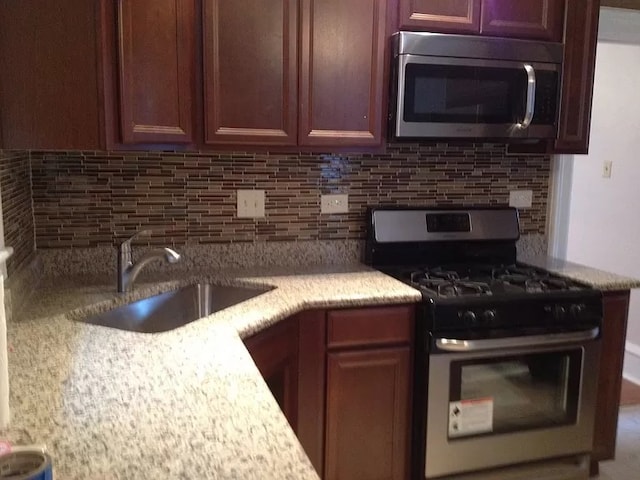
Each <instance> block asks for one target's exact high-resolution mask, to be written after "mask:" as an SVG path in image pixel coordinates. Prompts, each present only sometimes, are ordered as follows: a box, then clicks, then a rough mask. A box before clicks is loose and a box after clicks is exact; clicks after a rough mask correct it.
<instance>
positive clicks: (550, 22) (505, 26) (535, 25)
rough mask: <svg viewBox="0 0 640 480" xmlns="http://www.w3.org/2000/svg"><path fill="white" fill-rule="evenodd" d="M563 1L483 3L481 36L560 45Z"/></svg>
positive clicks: (489, 0) (493, 0)
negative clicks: (538, 40)
mask: <svg viewBox="0 0 640 480" xmlns="http://www.w3.org/2000/svg"><path fill="white" fill-rule="evenodd" d="M564 2H565V0H517V1H513V0H482V21H481V26H480V31H481V33H482V34H483V35H493V36H496V37H516V38H538V39H541V40H549V41H554V42H561V41H562V34H563V26H564Z"/></svg>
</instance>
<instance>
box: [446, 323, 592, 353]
mask: <svg viewBox="0 0 640 480" xmlns="http://www.w3.org/2000/svg"><path fill="white" fill-rule="evenodd" d="M599 334H600V329H599V328H598V327H594V328H592V329H591V330H583V331H579V332H570V333H555V334H547V335H529V336H522V337H509V338H496V339H490V340H456V339H450V338H437V339H436V347H437V348H438V350H442V351H445V352H458V353H464V352H479V351H483V350H502V349H508V348H536V347H547V346H549V345H563V344H568V343H578V344H579V343H584V342H586V341H589V340H593V339H594V338H597V337H598V335H599Z"/></svg>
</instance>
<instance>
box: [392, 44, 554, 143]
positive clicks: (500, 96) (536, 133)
mask: <svg viewBox="0 0 640 480" xmlns="http://www.w3.org/2000/svg"><path fill="white" fill-rule="evenodd" d="M393 51H394V65H393V68H392V92H391V105H390V110H389V112H390V121H391V125H390V132H391V133H392V137H395V138H407V139H420V138H434V137H439V138H449V137H454V138H455V137H470V138H496V139H499V138H523V139H544V138H556V135H557V129H558V125H557V123H558V113H559V109H560V108H559V99H560V87H561V73H562V58H563V54H564V47H563V46H562V44H559V43H549V42H538V41H529V40H515V39H507V38H493V37H479V36H477V37H473V36H466V35H448V34H437V33H423V32H400V33H396V34H395V35H394V36H393Z"/></svg>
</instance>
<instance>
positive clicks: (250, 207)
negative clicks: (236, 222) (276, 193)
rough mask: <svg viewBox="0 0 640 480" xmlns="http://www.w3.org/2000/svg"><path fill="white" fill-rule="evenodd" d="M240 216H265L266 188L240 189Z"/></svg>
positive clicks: (238, 193)
mask: <svg viewBox="0 0 640 480" xmlns="http://www.w3.org/2000/svg"><path fill="white" fill-rule="evenodd" d="M237 199H238V211H237V214H238V218H263V217H264V190H238V191H237Z"/></svg>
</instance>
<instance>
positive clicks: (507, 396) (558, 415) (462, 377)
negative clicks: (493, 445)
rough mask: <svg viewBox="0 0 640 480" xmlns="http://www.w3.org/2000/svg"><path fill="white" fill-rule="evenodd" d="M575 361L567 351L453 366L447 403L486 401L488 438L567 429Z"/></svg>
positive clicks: (575, 395)
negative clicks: (490, 411)
mask: <svg viewBox="0 0 640 480" xmlns="http://www.w3.org/2000/svg"><path fill="white" fill-rule="evenodd" d="M581 358H582V357H581V351H573V352H563V353H558V352H552V353H543V354H535V355H534V354H532V355H526V356H520V357H511V358H505V359H500V360H495V359H491V360H486V359H485V360H478V361H476V362H471V363H469V362H454V363H453V364H452V367H451V368H452V370H451V380H452V383H451V388H452V398H451V401H453V402H455V401H463V402H464V401H465V400H468V401H474V400H476V401H477V400H483V399H490V400H491V401H492V403H493V406H492V409H493V425H492V430H491V433H494V434H495V433H505V432H514V431H521V430H529V429H534V428H541V427H550V426H560V425H567V424H572V423H575V421H576V418H577V408H578V400H579V385H580V381H579V380H580V378H579V377H580V372H581ZM484 434H486V433H484ZM455 438H460V435H456V437H455Z"/></svg>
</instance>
